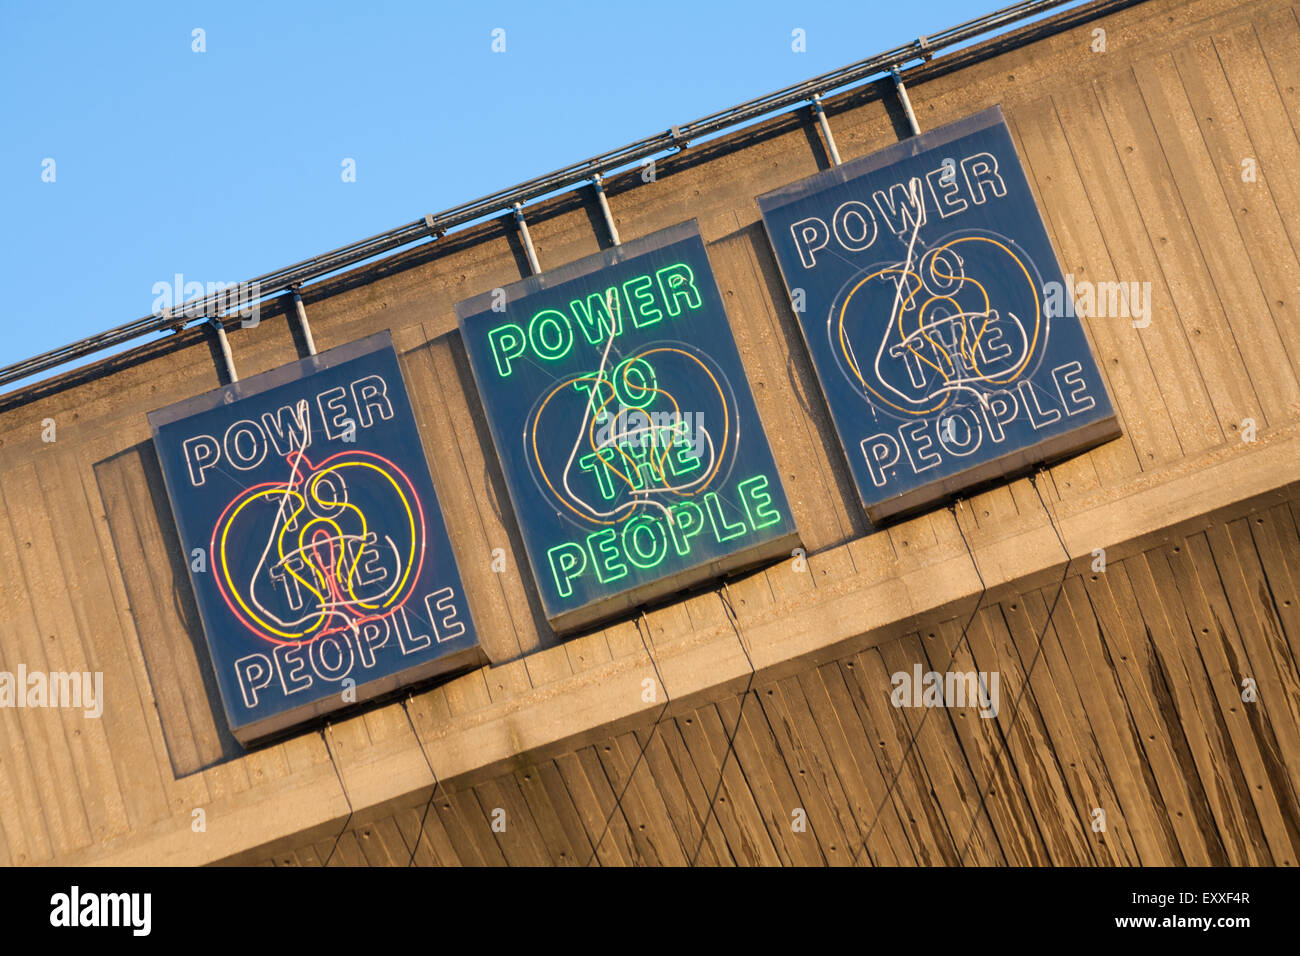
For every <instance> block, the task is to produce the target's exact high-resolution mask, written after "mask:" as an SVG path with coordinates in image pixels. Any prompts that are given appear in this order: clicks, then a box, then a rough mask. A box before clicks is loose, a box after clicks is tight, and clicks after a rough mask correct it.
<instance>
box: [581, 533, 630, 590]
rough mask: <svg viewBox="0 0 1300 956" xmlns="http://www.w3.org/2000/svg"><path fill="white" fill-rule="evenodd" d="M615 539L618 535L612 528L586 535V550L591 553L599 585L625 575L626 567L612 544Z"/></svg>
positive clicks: (616, 548)
mask: <svg viewBox="0 0 1300 956" xmlns="http://www.w3.org/2000/svg"><path fill="white" fill-rule="evenodd" d="M616 537H618V533H617V532H616V531H615V530H614V529H613V528H606V529H605V530H603V531H597V532H596V533H595V534H589V535H587V550H588V551H590V552H591V560H592V563H593V564H595V565H596V577H598V578H600V583H601V584H608V583H609V582H610V581H617V580H618V579H619V578H621V577H623V576H624V575H625V574H627V565H626V564H624V563H623V562H622V561H621V560H619V554H618V547H617V546H616V545H615V544H614V539H615V538H616ZM597 552H600V553H599V554H597Z"/></svg>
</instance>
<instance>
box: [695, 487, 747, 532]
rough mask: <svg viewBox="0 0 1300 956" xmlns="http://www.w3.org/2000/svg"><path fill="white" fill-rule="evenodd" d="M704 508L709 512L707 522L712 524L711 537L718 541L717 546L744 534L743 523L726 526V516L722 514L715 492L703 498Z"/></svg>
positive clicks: (738, 522) (720, 504) (720, 503)
mask: <svg viewBox="0 0 1300 956" xmlns="http://www.w3.org/2000/svg"><path fill="white" fill-rule="evenodd" d="M704 507H705V509H706V510H707V511H708V512H709V521H711V522H712V523H713V536H714V537H715V538H717V539H718V543H719V544H721V543H722V542H724V541H730V540H731V539H732V538H738V537H740V536H741V535H742V534H744V533H745V522H743V521H737V522H736V523H735V524H727V516H726V515H725V514H723V512H722V502H721V501H719V500H718V493H717V492H716V491H710V492H709V493H708V494H706V495H705V496H704Z"/></svg>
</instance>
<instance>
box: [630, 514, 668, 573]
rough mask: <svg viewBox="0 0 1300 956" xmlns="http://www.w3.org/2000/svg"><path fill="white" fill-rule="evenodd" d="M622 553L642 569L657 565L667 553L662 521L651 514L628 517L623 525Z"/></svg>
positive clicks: (646, 569) (645, 569) (665, 535)
mask: <svg viewBox="0 0 1300 956" xmlns="http://www.w3.org/2000/svg"><path fill="white" fill-rule="evenodd" d="M645 545H648V546H649V547H648V548H647V547H645ZM623 553H624V554H626V555H627V559H628V560H629V561H631V562H632V563H633V564H634V565H636V566H637V567H638V568H641V569H642V570H643V571H648V570H649V569H650V568H653V567H655V566H656V565H658V564H659V563H660V562H661V561H663V559H664V558H665V557H667V555H668V535H667V534H666V533H665V532H664V525H663V522H662V521H660V520H659V519H658V518H656V517H654V516H653V515H637V516H636V517H635V518H631V519H629V520H628V522H627V524H625V525H623Z"/></svg>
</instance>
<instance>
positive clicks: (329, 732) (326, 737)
mask: <svg viewBox="0 0 1300 956" xmlns="http://www.w3.org/2000/svg"><path fill="white" fill-rule="evenodd" d="M320 736H321V740H323V741H325V752H326V753H328V754H329V755H330V764H331V765H332V766H333V767H334V775H335V776H336V777H338V778H339V787H341V788H342V790H343V799H344V800H346V801H347V802H348V818H347V819H346V820H344V821H343V829H342V830H340V831H339V835H338V836H336V837H335V838H334V845H333V846H332V847H330V852H329V856H327V857H325V863H324V866H329V865H330V860H332V859H334V851H335V850H337V849H338V848H339V841H340V840H342V839H343V834H345V833H347V832H348V827H349V826H350V825H351V824H352V798H351V797H349V796H348V785H347V784H346V783H344V782H343V772H342V771H341V770H339V764H338V761H337V760H335V759H334V748H333V747H332V746H330V740H331V739H332V738H333V737H334V730H333V725H331V724H330V722H329V721H328V720H327V721H325V729H324V730H322V731H321V733H320Z"/></svg>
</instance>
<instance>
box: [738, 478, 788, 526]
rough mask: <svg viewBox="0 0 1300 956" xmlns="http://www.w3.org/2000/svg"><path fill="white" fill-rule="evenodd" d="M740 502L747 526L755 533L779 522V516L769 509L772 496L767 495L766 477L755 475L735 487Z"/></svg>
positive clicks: (776, 512)
mask: <svg viewBox="0 0 1300 956" xmlns="http://www.w3.org/2000/svg"><path fill="white" fill-rule="evenodd" d="M736 490H737V491H739V492H740V501H741V503H742V504H743V505H744V506H745V514H746V515H748V516H749V526H750V527H751V528H753V529H754V530H755V531H757V530H758V529H759V528H766V527H767V526H768V525H773V524H776V523H777V522H778V521H780V520H781V514H780V512H778V511H777V510H776V509H775V508H773V507H771V504H772V496H771V495H769V494H768V493H767V475H755V476H754V477H753V478H746V479H745V480H744V481H742V482H741V483H740V484H738V485H736Z"/></svg>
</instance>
